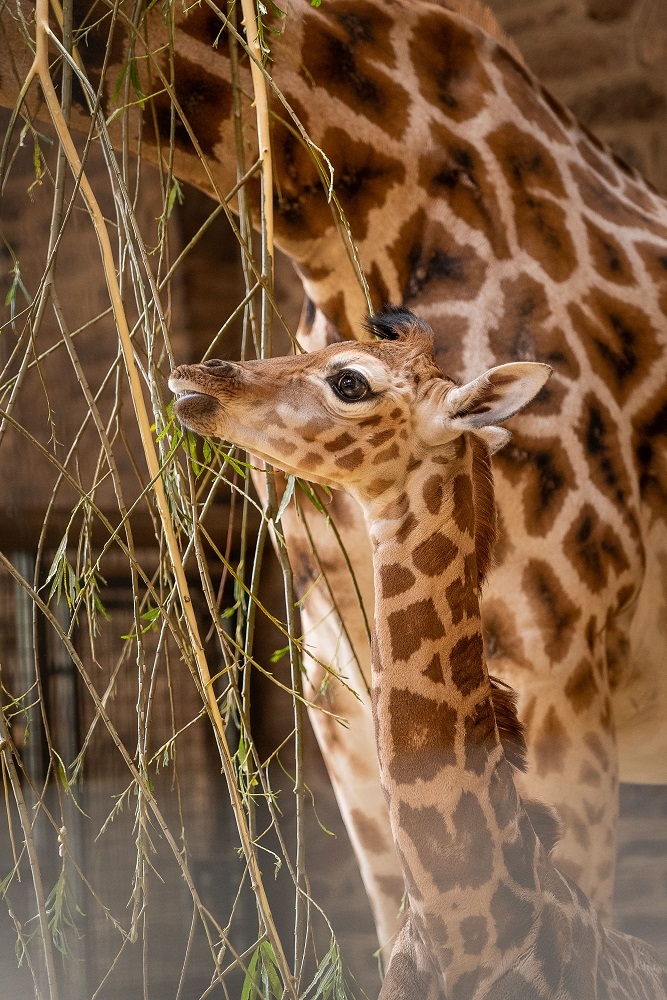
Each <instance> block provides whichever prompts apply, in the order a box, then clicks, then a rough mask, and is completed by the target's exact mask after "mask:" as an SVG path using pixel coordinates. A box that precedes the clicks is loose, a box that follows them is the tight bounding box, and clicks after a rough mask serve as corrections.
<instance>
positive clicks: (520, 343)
mask: <svg viewBox="0 0 667 1000" xmlns="http://www.w3.org/2000/svg"><path fill="white" fill-rule="evenodd" d="M500 288H501V293H502V297H503V304H504V308H503V311H502V318H501V320H500V323H499V325H498V326H497V327H496V329H495V330H491V332H490V334H489V344H490V346H491V350H492V351H493V352H494V354H495V356H496V357H497V358H501V359H503V360H505V359H507V360H509V361H540V362H542V363H544V364H547V365H551V367H552V368H553V369H554V372H555V373H556V374H557V375H561V376H563V377H564V378H567V379H573V380H574V379H578V378H579V375H580V367H579V362H578V361H577V359H576V357H575V355H574V354H573V352H572V350H571V348H570V346H569V344H568V342H567V338H566V336H565V334H564V333H563V331H562V330H561V329H560V328H559V327H554V326H553V311H552V309H551V307H550V305H549V299H548V298H547V294H546V290H545V288H544V285H543V284H542V283H540V282H539V281H536V280H535V278H533V277H531V275H529V274H520V275H518V276H517V277H516V278H507V279H505V280H504V281H503V282H502V283H501V286H500ZM551 381H553V379H552V380H551ZM547 384H549V383H547ZM544 388H546V386H545V387H544ZM541 395H542V394H541V393H539V394H538V396H537V398H536V399H535V400H534V401H533V403H531V406H535V405H537V406H540V397H541Z"/></svg>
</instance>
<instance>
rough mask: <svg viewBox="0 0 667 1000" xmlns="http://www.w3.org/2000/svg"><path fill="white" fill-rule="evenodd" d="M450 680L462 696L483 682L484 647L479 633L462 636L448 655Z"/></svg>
mask: <svg viewBox="0 0 667 1000" xmlns="http://www.w3.org/2000/svg"><path fill="white" fill-rule="evenodd" d="M449 669H450V671H451V676H452V680H453V681H454V683H455V684H456V686H457V688H458V689H459V691H460V692H461V694H463V695H467V694H470V693H471V691H475V690H476V689H477V688H478V687H479V686H480V684H482V682H483V681H484V646H483V643H482V636H481V634H480V633H479V632H474V633H473V634H472V635H465V636H462V637H461V638H460V639H459V640H458V641H457V642H455V643H454V645H453V647H452V650H451V652H450V654H449Z"/></svg>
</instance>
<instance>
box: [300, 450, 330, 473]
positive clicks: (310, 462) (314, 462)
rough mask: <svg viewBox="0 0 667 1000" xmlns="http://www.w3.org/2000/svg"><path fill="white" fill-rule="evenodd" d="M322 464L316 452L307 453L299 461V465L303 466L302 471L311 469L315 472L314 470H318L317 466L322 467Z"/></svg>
mask: <svg viewBox="0 0 667 1000" xmlns="http://www.w3.org/2000/svg"><path fill="white" fill-rule="evenodd" d="M323 462H324V459H323V458H322V456H321V455H318V453H317V452H316V451H308V452H306V454H305V455H304V456H303V458H302V459H301V463H300V464H301V465H302V466H303V468H304V469H312V470H313V471H315V469H317V468H319V466H320V465H322V463H323Z"/></svg>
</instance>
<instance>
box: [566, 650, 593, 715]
mask: <svg viewBox="0 0 667 1000" xmlns="http://www.w3.org/2000/svg"><path fill="white" fill-rule="evenodd" d="M598 694H599V691H598V685H597V681H596V680H595V671H594V670H593V664H592V662H591V661H590V660H588V659H583V660H580V661H579V664H578V666H577V667H575V669H574V672H573V673H572V674H571V675H570V677H569V678H568V681H567V684H566V685H565V696H566V697H567V698H568V700H569V701H570V704H571V705H572V708H573V709H574V711H575V712H576V714H577V715H580V714H581V713H582V712H585V711H586V709H588V708H590V707H591V705H592V704H593V702H594V700H595V699H596V698H597V696H598Z"/></svg>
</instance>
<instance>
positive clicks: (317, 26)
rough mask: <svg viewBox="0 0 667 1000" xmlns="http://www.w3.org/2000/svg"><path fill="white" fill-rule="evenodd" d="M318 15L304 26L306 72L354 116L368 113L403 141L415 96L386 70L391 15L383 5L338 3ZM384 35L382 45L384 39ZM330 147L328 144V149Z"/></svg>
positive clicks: (390, 57)
mask: <svg viewBox="0 0 667 1000" xmlns="http://www.w3.org/2000/svg"><path fill="white" fill-rule="evenodd" d="M323 13H324V14H325V16H326V15H329V16H328V17H327V24H326V27H325V26H323V24H322V15H321V14H315V13H314V14H313V15H312V16H311V17H309V18H307V19H306V21H305V26H304V38H303V45H302V47H301V52H302V58H303V71H302V72H303V75H304V76H306V77H310V78H311V79H312V80H314V81H315V83H316V86H318V87H322V88H324V90H325V91H327V92H328V93H329V94H330V95H331V96H333V97H335V98H337V99H338V100H339V101H341V102H342V103H343V104H345V105H346V107H347V108H348V110H349V111H351V112H352V113H353V114H354V115H359V114H362V115H363V116H364V118H366V119H367V120H368V121H370V122H373V124H375V125H377V126H379V127H380V128H381V129H382V130H383V131H384V132H387V133H389V134H390V135H391V136H392V137H393V138H396V139H400V138H401V136H402V135H403V133H404V131H405V128H406V125H407V121H408V108H409V104H410V98H409V95H408V93H407V91H406V89H405V87H403V86H402V85H401V84H400V83H399V82H397V77H396V75H395V74H391V73H388V72H387V71H386V70H385V69H384V68H381V60H378V56H377V54H378V51H380V52H381V53H382V59H383V60H384V62H385V64H386V63H390V64H393V63H394V62H395V60H394V58H393V49H392V46H391V41H390V33H389V30H388V29H389V28H390V27H391V19H390V18H389V17H388V16H387V15H386V14H384V13H383V12H382V11H381V10H379V9H378V8H377V7H373V6H371V5H370V4H368V5H361V4H360V5H358V6H355V7H352V6H351V5H349V4H345V5H344V6H343V7H342V9H339V8H338V4H336V6H335V7H334V8H333V10H332V11H331V12H329V11H324V8H323ZM380 38H382V39H383V41H382V43H381V45H380V44H379V42H378V39H380ZM323 148H325V149H327V147H326V146H325V147H323Z"/></svg>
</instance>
